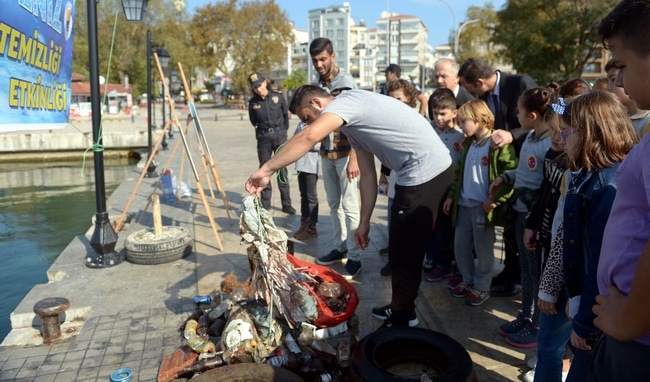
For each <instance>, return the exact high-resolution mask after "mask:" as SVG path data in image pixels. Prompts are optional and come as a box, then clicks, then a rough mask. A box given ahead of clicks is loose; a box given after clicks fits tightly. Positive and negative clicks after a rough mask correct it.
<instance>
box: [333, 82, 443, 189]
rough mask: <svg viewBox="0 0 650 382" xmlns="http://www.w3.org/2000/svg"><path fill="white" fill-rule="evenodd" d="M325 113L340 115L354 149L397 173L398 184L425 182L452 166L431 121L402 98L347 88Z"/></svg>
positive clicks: (344, 129) (409, 184)
mask: <svg viewBox="0 0 650 382" xmlns="http://www.w3.org/2000/svg"><path fill="white" fill-rule="evenodd" d="M323 113H332V114H335V115H337V116H339V117H341V118H342V119H343V120H344V121H345V123H344V125H343V126H342V127H341V131H343V133H344V134H345V135H346V136H347V137H348V139H349V140H350V143H351V144H352V147H353V148H354V149H355V150H358V149H362V150H366V151H369V152H371V153H373V154H375V156H376V157H377V158H378V159H379V160H380V161H381V163H383V164H384V165H386V166H387V167H388V168H390V169H392V170H395V171H396V173H397V182H396V183H397V184H398V185H401V186H415V185H419V184H422V183H425V182H427V181H429V180H431V179H433V178H435V177H436V176H437V175H439V174H440V173H442V172H443V171H445V170H446V169H447V168H449V166H450V165H451V156H450V155H449V150H447V147H445V145H444V144H443V143H442V141H441V140H440V137H438V134H437V133H436V132H435V131H434V130H433V129H432V128H431V125H429V122H427V120H426V119H425V118H422V116H421V115H420V114H418V112H417V111H415V110H413V109H411V107H409V106H408V105H406V104H405V103H403V102H402V101H398V100H396V99H395V98H391V97H386V96H384V95H381V94H378V93H373V92H369V91H367V90H361V89H357V90H348V91H345V92H343V93H341V94H340V95H339V96H337V97H336V98H335V99H334V100H332V102H330V103H329V104H328V105H327V106H326V107H325V109H324V110H323Z"/></svg>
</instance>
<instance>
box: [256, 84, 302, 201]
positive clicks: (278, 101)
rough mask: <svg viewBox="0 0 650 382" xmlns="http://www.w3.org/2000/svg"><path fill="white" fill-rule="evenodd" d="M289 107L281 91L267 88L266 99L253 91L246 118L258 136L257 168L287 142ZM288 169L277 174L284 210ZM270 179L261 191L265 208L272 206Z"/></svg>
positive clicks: (288, 194) (287, 189)
mask: <svg viewBox="0 0 650 382" xmlns="http://www.w3.org/2000/svg"><path fill="white" fill-rule="evenodd" d="M288 111H289V108H288V106H287V102H286V100H285V99H284V96H283V95H282V93H278V92H276V91H273V90H269V93H268V94H267V96H266V97H265V98H262V97H260V96H259V95H257V94H255V95H254V96H253V98H251V100H250V102H249V104H248V117H249V119H250V121H251V124H253V126H254V127H255V138H257V158H258V160H259V162H260V167H261V166H262V165H263V164H264V163H266V161H268V160H269V159H271V156H272V155H273V153H274V152H275V151H276V150H277V149H278V148H279V147H280V146H281V145H283V144H284V143H286V141H287V129H288V128H289V114H288ZM287 174H288V171H287V169H286V168H283V169H282V170H281V171H280V173H279V175H278V188H279V189H280V198H281V199H282V207H283V210H284V209H285V208H288V207H291V195H290V192H289V183H288V182H289V180H288V179H287ZM271 191H272V188H271V182H269V185H268V186H266V188H265V189H264V190H263V191H262V205H263V206H264V208H266V209H269V208H270V207H271Z"/></svg>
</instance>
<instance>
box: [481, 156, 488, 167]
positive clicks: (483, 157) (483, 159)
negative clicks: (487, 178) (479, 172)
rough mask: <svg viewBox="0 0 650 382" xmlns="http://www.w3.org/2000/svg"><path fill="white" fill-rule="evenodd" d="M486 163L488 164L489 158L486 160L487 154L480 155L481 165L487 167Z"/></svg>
mask: <svg viewBox="0 0 650 382" xmlns="http://www.w3.org/2000/svg"><path fill="white" fill-rule="evenodd" d="M488 164H489V160H488V157H487V155H483V156H482V157H481V166H483V167H487V165H488Z"/></svg>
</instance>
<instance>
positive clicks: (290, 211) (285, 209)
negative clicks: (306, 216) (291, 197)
mask: <svg viewBox="0 0 650 382" xmlns="http://www.w3.org/2000/svg"><path fill="white" fill-rule="evenodd" d="M282 212H284V213H285V214H288V215H295V214H296V209H295V208H293V207H291V206H290V205H286V206H282Z"/></svg>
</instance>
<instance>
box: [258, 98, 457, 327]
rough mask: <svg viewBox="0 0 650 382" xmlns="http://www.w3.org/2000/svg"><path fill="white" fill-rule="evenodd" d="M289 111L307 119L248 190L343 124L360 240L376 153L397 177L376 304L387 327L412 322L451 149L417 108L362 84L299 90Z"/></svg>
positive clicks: (366, 226)
mask: <svg viewBox="0 0 650 382" xmlns="http://www.w3.org/2000/svg"><path fill="white" fill-rule="evenodd" d="M290 110H291V112H292V113H294V114H296V115H298V117H300V119H301V120H302V121H303V122H305V123H308V124H309V127H307V128H306V129H305V130H303V131H302V132H301V133H299V134H297V135H295V136H294V137H293V138H292V139H291V140H289V141H288V142H287V144H286V145H285V146H284V147H283V148H282V149H281V150H280V151H279V152H278V153H277V154H276V155H275V156H274V157H273V158H272V159H271V160H270V161H268V162H266V163H265V164H264V165H263V166H262V167H261V168H260V169H259V170H257V171H256V172H254V173H253V174H251V176H250V177H249V178H248V181H247V182H246V190H247V191H248V192H250V193H259V192H260V191H261V190H262V189H263V188H264V187H265V186H266V184H268V182H269V179H270V177H271V175H272V174H273V173H274V172H275V171H278V170H279V169H280V168H283V167H284V166H286V165H288V164H290V163H292V162H294V161H296V160H297V159H298V158H300V157H301V156H303V155H304V154H305V153H306V152H307V151H309V149H310V148H311V147H313V145H314V144H315V143H316V142H318V141H320V140H321V139H323V137H325V136H327V134H329V133H330V132H331V131H333V130H335V129H337V128H341V130H342V132H343V133H345V135H346V136H347V137H348V138H349V139H350V141H351V143H352V145H353V147H354V148H355V150H356V152H357V161H358V164H359V169H360V171H361V180H360V182H359V183H360V188H361V216H360V220H359V226H358V228H357V230H356V233H355V241H356V243H357V245H358V246H359V247H360V248H362V249H365V248H366V247H367V246H368V243H369V232H370V218H371V215H372V210H373V208H374V206H375V202H376V199H377V172H376V168H375V159H374V157H375V156H377V158H378V159H379V160H380V161H381V162H382V163H384V164H385V165H386V166H388V167H389V168H391V169H392V170H395V171H396V173H397V181H396V186H395V199H394V202H393V206H392V210H391V221H390V233H389V243H388V246H389V251H388V252H389V261H390V263H391V270H392V279H391V286H392V301H391V303H390V304H389V305H387V306H382V307H378V308H374V309H373V311H372V313H373V316H375V317H376V318H379V319H381V320H384V321H385V322H384V326H387V327H390V326H407V325H408V326H415V325H417V324H418V318H417V315H416V314H415V304H414V303H415V298H416V297H417V291H418V288H419V286H420V280H421V273H422V260H423V258H424V253H425V251H426V247H427V244H428V241H429V237H430V235H431V227H433V225H434V224H435V218H436V212H437V211H438V207H439V204H440V202H441V201H442V197H443V194H444V192H445V190H446V189H447V187H448V186H449V185H450V184H451V182H452V180H453V176H454V174H453V166H452V165H451V157H450V155H449V150H447V148H446V147H445V145H444V144H443V143H442V141H441V140H440V138H439V137H438V135H437V134H436V132H435V131H434V130H433V129H431V126H430V125H429V123H428V122H427V121H426V119H424V118H422V116H420V115H419V114H418V113H417V112H416V111H414V110H413V109H411V108H410V107H408V106H406V105H405V104H403V103H402V102H400V101H398V100H396V99H393V98H390V97H385V96H382V95H380V94H376V93H372V92H368V91H365V90H348V91H346V92H343V93H342V94H340V95H339V96H338V97H336V98H334V96H332V95H330V94H329V93H328V92H327V91H326V90H323V89H321V88H319V87H317V86H312V85H306V86H303V87H301V88H300V89H298V90H297V91H296V93H295V95H294V97H293V100H292V102H291V107H290Z"/></svg>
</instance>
